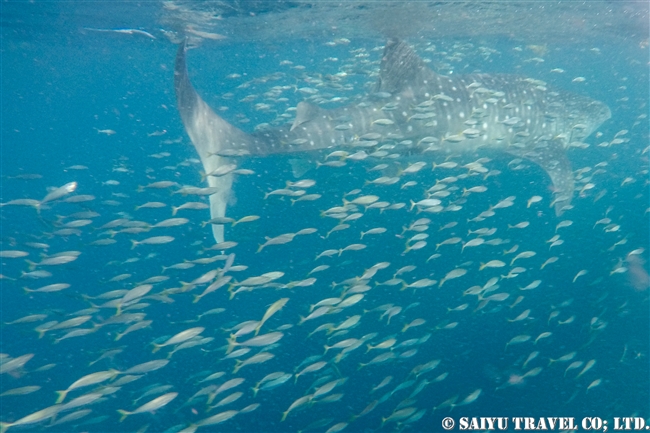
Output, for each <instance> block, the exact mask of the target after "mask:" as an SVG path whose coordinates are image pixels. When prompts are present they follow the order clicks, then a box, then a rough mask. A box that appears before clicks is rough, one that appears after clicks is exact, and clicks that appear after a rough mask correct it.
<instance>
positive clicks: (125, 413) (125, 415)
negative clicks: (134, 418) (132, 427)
mask: <svg viewBox="0 0 650 433" xmlns="http://www.w3.org/2000/svg"><path fill="white" fill-rule="evenodd" d="M117 412H118V413H119V414H120V415H122V416H121V417H120V422H122V421H124V419H125V418H126V417H127V416H129V415H131V412H127V411H125V410H122V409H118V410H117Z"/></svg>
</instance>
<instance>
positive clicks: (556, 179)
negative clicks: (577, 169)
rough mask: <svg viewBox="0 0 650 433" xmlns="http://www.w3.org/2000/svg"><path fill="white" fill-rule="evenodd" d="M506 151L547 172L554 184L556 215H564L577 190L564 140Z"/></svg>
mask: <svg viewBox="0 0 650 433" xmlns="http://www.w3.org/2000/svg"><path fill="white" fill-rule="evenodd" d="M506 151H507V152H508V153H510V154H512V155H515V156H518V157H520V158H526V159H527V160H529V161H531V162H534V163H535V164H537V165H539V166H540V167H541V168H543V169H544V171H546V173H547V174H548V176H549V177H550V178H551V182H553V192H554V193H555V198H554V200H553V204H554V207H555V215H557V216H560V215H562V213H563V212H564V210H565V208H566V207H567V206H569V205H570V204H571V200H572V199H573V191H574V188H575V179H574V177H573V170H572V169H571V162H570V161H569V158H568V157H567V154H566V149H565V148H564V143H563V142H562V140H559V139H555V140H549V141H539V142H538V143H537V144H536V145H535V147H534V148H533V149H522V148H516V147H514V146H510V147H508V148H507V149H506Z"/></svg>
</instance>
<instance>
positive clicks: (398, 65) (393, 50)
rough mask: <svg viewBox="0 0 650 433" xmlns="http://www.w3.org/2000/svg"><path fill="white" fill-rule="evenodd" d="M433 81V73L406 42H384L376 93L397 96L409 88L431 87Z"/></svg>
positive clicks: (434, 77) (397, 40)
mask: <svg viewBox="0 0 650 433" xmlns="http://www.w3.org/2000/svg"><path fill="white" fill-rule="evenodd" d="M435 79H436V74H435V72H433V71H432V70H431V69H429V68H428V67H427V65H426V64H425V63H424V61H422V59H421V58H420V56H418V55H417V54H416V53H415V51H413V49H412V48H411V47H410V46H409V45H408V44H407V43H406V42H404V41H402V40H400V39H396V38H391V39H389V40H388V41H386V45H385V46H384V55H383V56H382V58H381V65H380V66H379V79H378V80H377V85H376V87H375V91H376V92H388V93H392V94H397V93H400V92H402V91H404V90H407V89H408V88H409V87H410V88H411V89H414V88H418V87H421V86H426V85H427V84H429V85H431V84H432V83H433V82H434V80H435Z"/></svg>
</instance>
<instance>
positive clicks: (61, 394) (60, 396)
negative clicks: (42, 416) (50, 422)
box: [56, 390, 68, 404]
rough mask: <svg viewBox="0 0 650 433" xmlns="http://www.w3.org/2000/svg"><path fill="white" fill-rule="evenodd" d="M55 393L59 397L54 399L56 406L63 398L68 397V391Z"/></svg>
mask: <svg viewBox="0 0 650 433" xmlns="http://www.w3.org/2000/svg"><path fill="white" fill-rule="evenodd" d="M56 393H57V394H58V395H59V397H58V398H57V399H56V404H60V403H61V402H62V401H63V400H65V397H66V396H67V395H68V390H64V391H57V392H56Z"/></svg>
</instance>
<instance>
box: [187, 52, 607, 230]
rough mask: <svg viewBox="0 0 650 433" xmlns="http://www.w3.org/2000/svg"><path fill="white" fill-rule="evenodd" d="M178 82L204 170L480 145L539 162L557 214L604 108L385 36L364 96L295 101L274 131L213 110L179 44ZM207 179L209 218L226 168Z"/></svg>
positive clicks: (225, 190) (226, 181)
mask: <svg viewBox="0 0 650 433" xmlns="http://www.w3.org/2000/svg"><path fill="white" fill-rule="evenodd" d="M175 88H176V97H177V102H178V110H179V112H180V114H181V118H182V120H183V124H184V125H185V129H186V131H187V133H188V135H189V136H190V139H191V140H192V143H193V144H194V146H195V148H196V150H197V152H198V154H199V156H200V158H201V162H202V163H203V167H204V170H205V172H206V173H208V174H209V173H212V172H214V171H215V170H217V169H218V168H219V167H223V166H225V165H227V164H229V162H228V159H229V156H231V155H242V154H244V155H252V156H255V155H258V156H263V155H268V154H275V153H288V152H309V151H316V150H320V149H326V148H334V147H342V148H355V147H356V146H362V147H364V148H367V147H372V146H373V145H376V146H379V145H380V144H382V143H386V142H392V143H395V144H396V148H395V149H396V151H397V152H402V153H403V154H404V155H410V154H413V153H421V152H428V151H439V150H445V151H447V152H452V153H461V152H467V151H473V150H476V149H478V148H481V147H484V148H490V149H497V150H502V151H504V152H507V153H509V154H512V155H515V156H517V157H521V158H526V159H528V160H530V161H532V162H534V163H536V164H538V165H539V166H540V167H542V168H543V169H544V170H545V171H546V173H548V175H549V176H550V178H551V181H552V182H553V187H554V192H555V194H556V197H555V200H554V203H555V211H556V214H558V215H559V214H561V213H562V211H563V208H564V207H565V206H567V205H568V204H570V202H571V199H572V196H573V192H574V178H573V172H572V169H571V164H570V162H569V160H568V158H567V156H566V149H567V148H568V147H569V146H570V144H571V143H573V142H579V141H581V140H583V139H584V138H586V137H587V136H589V135H590V134H591V133H592V132H594V131H595V130H596V128H598V127H599V126H600V125H601V124H602V123H603V122H604V121H605V120H607V119H609V118H610V116H611V112H610V110H609V108H608V107H607V106H606V105H605V104H603V103H602V102H599V101H595V100H592V99H589V98H586V97H584V96H578V95H574V94H570V93H566V92H562V91H553V90H550V89H548V88H547V87H546V85H545V84H544V83H542V82H540V81H537V80H531V79H526V78H523V77H519V76H514V75H489V74H473V75H463V76H443V75H438V74H436V73H435V72H433V71H432V70H430V69H429V68H428V67H427V66H426V65H425V63H424V62H423V61H422V59H421V58H420V57H419V56H418V55H417V54H416V53H415V52H414V51H413V50H412V49H411V48H410V46H409V45H408V44H406V43H405V42H404V41H401V40H397V39H389V40H388V41H387V43H386V46H385V49H384V53H383V57H382V59H381V66H380V73H379V79H378V82H377V85H376V88H375V93H373V94H371V95H369V96H368V98H367V100H365V101H364V102H362V103H360V104H356V105H351V106H347V107H343V108H337V109H332V110H325V109H322V108H320V107H318V106H316V105H312V104H309V103H307V102H300V103H299V104H298V106H297V110H296V118H295V120H294V122H293V124H291V125H286V126H283V127H279V128H275V129H268V130H263V131H258V132H255V133H252V134H246V133H245V132H243V131H241V130H239V129H238V128H236V127H234V126H232V125H231V124H229V123H228V122H227V121H225V120H224V119H222V118H221V117H220V116H218V115H217V114H216V113H214V111H212V110H211V109H210V107H209V106H208V105H207V104H206V103H205V102H204V101H203V100H202V99H201V97H200V96H199V95H198V94H197V93H196V91H195V90H194V88H193V87H192V84H191V83H190V81H189V77H188V72H187V65H186V48H185V44H184V43H183V44H181V46H180V47H179V49H178V54H177V57H176V67H175ZM368 137H370V138H372V140H368ZM373 143H374V144H373ZM355 150H356V149H355ZM366 150H367V149H366ZM208 183H209V185H210V186H211V187H215V191H216V193H215V194H212V195H211V196H210V209H211V216H212V218H215V217H222V216H224V215H225V212H226V204H227V200H228V195H229V193H230V189H231V186H232V174H226V175H223V176H208ZM213 234H214V237H215V240H216V241H217V242H222V241H223V226H221V225H213Z"/></svg>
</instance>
